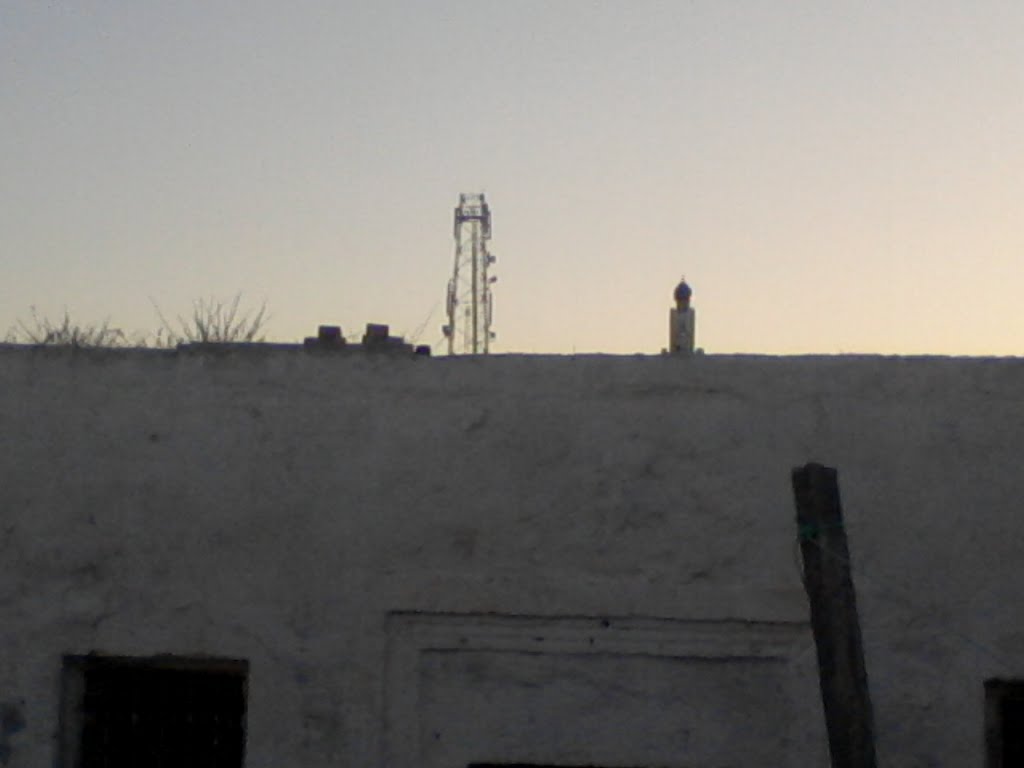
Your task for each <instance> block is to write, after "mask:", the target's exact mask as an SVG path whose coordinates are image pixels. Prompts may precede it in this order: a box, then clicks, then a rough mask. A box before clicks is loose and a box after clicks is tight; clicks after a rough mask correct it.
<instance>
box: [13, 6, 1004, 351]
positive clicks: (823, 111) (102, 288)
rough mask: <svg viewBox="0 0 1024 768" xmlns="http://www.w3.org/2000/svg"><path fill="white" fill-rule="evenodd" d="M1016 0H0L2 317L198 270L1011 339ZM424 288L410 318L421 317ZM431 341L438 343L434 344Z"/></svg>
mask: <svg viewBox="0 0 1024 768" xmlns="http://www.w3.org/2000/svg"><path fill="white" fill-rule="evenodd" d="M1021 41H1024V3H1022V2H1020V0H1013V1H1012V2H995V1H985V0H981V1H974V2H971V1H969V0H961V1H960V2H950V1H949V0H913V1H909V0H908V1H904V2H900V0H892V1H890V2H865V1H864V0H860V1H857V2H854V1H853V0H851V1H849V2H823V1H822V0H815V1H814V2H804V1H796V0H794V1H792V2H787V1H786V0H732V1H730V0H715V1H713V2H712V1H710V0H707V1H705V0H694V1H693V2H682V1H675V2H645V1H643V0H639V1H638V0H633V1H632V2H576V1H570V0H545V1H544V2H534V1H533V0H503V1H501V2H494V1H488V0H474V1H473V2H470V1H469V0H466V1H460V2H451V1H448V0H417V1H415V2H413V1H412V0H403V1H402V2H398V1H397V0H396V1H395V2H358V3H354V2H342V1H341V0H289V2H283V1H282V0H275V1H274V2H271V1H270V0H236V1H233V2H228V1H227V0H202V1H201V2H200V1H198V0H195V1H193V0H181V1H179V2H157V1H156V0H52V1H51V2H40V1H37V0H0V116H2V119H0V262H2V266H3V279H2V280H0V332H2V331H3V330H4V329H6V328H7V327H9V326H11V325H12V324H13V323H14V322H15V320H16V318H18V317H26V316H27V315H28V308H29V307H30V306H32V305H35V306H36V307H38V309H39V311H40V312H41V313H43V314H47V315H58V314H60V313H61V312H62V311H63V309H64V308H65V307H67V308H68V310H69V311H70V313H71V314H72V315H73V316H74V317H76V318H78V319H82V320H101V319H103V318H108V317H109V318H110V319H111V321H112V322H113V323H114V324H115V325H117V326H120V327H122V328H125V329H126V330H139V331H141V330H145V329H152V328H155V327H156V326H157V324H158V323H157V320H156V317H155V315H154V312H153V309H152V305H151V299H152V300H154V301H156V302H157V303H158V304H159V305H160V306H161V307H162V308H163V310H164V312H165V313H166V314H174V313H177V312H184V311H186V310H187V308H188V306H189V304H190V301H191V299H192V298H194V297H200V296H210V295H217V296H231V295H233V294H235V293H237V292H239V291H240V292H242V293H243V294H244V295H245V296H246V297H247V298H248V299H249V300H251V301H252V302H258V301H260V300H263V299H265V300H266V301H267V303H268V306H269V308H270V311H271V314H272V316H273V317H272V320H271V325H270V335H271V337H272V338H274V339H279V340H298V339H300V338H301V337H302V336H304V335H306V334H309V333H312V332H313V331H314V329H315V327H316V326H317V325H318V324H320V323H338V324H341V325H342V326H344V328H345V330H346V332H349V333H351V332H357V331H359V330H361V328H362V326H363V325H364V324H365V323H366V322H385V323H389V324H390V325H391V326H392V328H393V329H394V330H395V331H397V332H405V333H412V332H413V331H414V330H415V329H417V328H418V327H420V326H421V325H423V324H424V323H426V327H425V329H424V331H423V332H422V334H421V335H420V338H419V341H420V342H422V343H430V344H436V342H438V340H439V338H440V330H439V329H440V326H441V324H442V323H443V322H444V318H443V297H444V292H445V285H446V283H447V280H448V277H449V275H450V272H451V267H452V259H453V240H452V232H451V229H452V209H453V207H454V206H455V204H456V202H457V199H458V194H459V193H460V192H477V191H484V192H486V193H487V196H488V199H489V202H490V203H491V208H492V213H493V222H494V237H493V240H492V241H491V248H492V251H493V252H494V253H495V254H497V256H498V263H497V266H496V269H495V272H494V273H495V274H497V275H498V277H499V282H498V283H497V284H496V286H495V302H496V307H495V330H496V331H497V334H498V338H497V342H496V344H495V346H494V348H493V349H494V351H496V352H573V351H576V352H615V353H620V352H657V351H658V350H660V349H661V347H663V346H665V345H666V343H667V338H666V337H667V314H668V309H669V307H670V305H671V293H672V289H673V287H674V285H675V282H676V281H677V280H678V278H679V276H680V274H684V273H685V274H686V276H687V278H688V279H689V281H690V282H691V284H692V285H693V287H694V304H695V306H696V307H697V312H698V327H697V332H698V344H699V345H700V346H703V347H704V348H706V349H707V351H708V352H766V353H796V352H822V353H833V352H882V353H908V354H909V353H939V354H972V355H975V354H998V355H1007V354H1021V352H1022V348H1024V341H1022V338H1024V310H1022V309H1021V302H1022V293H1024V230H1022V222H1024V216H1022V215H1021V213H1022V211H1021V207H1022V203H1024V43H1022V42H1021ZM431 313H433V314H431ZM438 349H439V351H440V347H439V346H438Z"/></svg>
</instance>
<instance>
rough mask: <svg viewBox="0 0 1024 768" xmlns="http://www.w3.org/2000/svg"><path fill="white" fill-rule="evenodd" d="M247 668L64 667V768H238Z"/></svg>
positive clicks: (223, 664)
mask: <svg viewBox="0 0 1024 768" xmlns="http://www.w3.org/2000/svg"><path fill="white" fill-rule="evenodd" d="M247 677H248V663H247V662H244V661H222V660H207V659H182V658H177V657H155V658H145V659H139V658H124V657H115V658H110V657H94V656H70V657H66V658H65V660H64V706H63V711H62V732H63V734H64V739H63V758H64V759H63V762H62V766H63V768H139V767H140V766H146V768H242V765H243V760H244V754H245V699H246V680H247Z"/></svg>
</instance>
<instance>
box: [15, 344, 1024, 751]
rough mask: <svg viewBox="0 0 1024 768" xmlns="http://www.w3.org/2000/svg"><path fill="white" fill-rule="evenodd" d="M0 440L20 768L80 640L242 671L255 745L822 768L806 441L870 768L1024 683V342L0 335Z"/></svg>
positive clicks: (961, 735)
mask: <svg viewBox="0 0 1024 768" xmlns="http://www.w3.org/2000/svg"><path fill="white" fill-rule="evenodd" d="M0 441H2V443H0V707H3V706H6V707H7V711H9V712H14V713H15V714H16V715H17V716H18V717H14V716H13V715H12V717H10V718H8V721H7V722H8V726H7V727H0V766H3V767H4V768H7V766H10V768H43V767H44V766H45V767H46V768H50V766H53V764H54V759H55V754H56V734H57V731H58V723H57V714H58V698H59V694H60V668H61V658H62V655H64V654H69V653H75V654H81V653H88V652H91V651H96V652H100V653H110V654H123V655H148V654H157V653H175V654H186V655H213V656H224V657H231V658H246V659H248V660H249V661H250V662H251V665H252V666H251V672H250V682H249V718H248V725H249V738H248V747H247V749H248V754H247V765H248V766H250V768H279V767H280V766H286V765H287V766H309V767H314V766H317V767H319V766H373V765H393V766H410V767H411V766H424V767H425V768H456V767H460V768H461V767H463V766H465V765H467V764H468V763H470V762H533V763H551V764H567V765H591V764H593V765H604V766H641V765H652V766H666V767H667V766H678V767H679V768H682V767H683V766H714V768H727V767H728V768H732V767H736V768H738V767H739V766H749V765H780V766H794V767H795V766H801V767H803V766H813V765H825V764H827V749H826V747H825V742H824V735H823V731H824V729H823V726H822V723H821V711H820V703H819V700H818V698H817V697H818V692H817V688H816V679H815V674H816V670H815V666H814V663H815V662H814V647H813V639H812V637H811V634H810V631H809V629H808V628H807V625H806V615H807V609H806V600H805V597H804V594H803V591H802V587H801V584H800V580H799V575H798V570H797V562H796V557H797V555H796V553H797V550H796V545H795V524H794V511H793V502H792V498H791V491H790V485H789V482H790V481H789V475H790V470H791V469H792V467H794V466H796V465H799V464H803V463H805V462H807V461H809V460H816V461H821V462H823V463H826V464H830V465H832V466H836V467H838V468H839V470H840V483H841V488H842V493H843V498H844V504H845V509H846V515H847V527H848V531H849V535H850V537H851V541H850V545H851V550H852V557H853V559H854V567H855V580H856V583H857V587H858V597H859V601H860V608H861V615H862V624H863V634H864V640H865V643H866V647H867V662H868V673H869V677H870V683H871V685H872V696H873V699H874V703H875V711H876V721H877V731H878V740H879V753H880V764H882V765H886V766H907V767H908V768H910V767H911V766H914V767H918V766H939V765H942V766H946V765H949V766H953V765H955V766H982V765H983V762H984V760H983V753H984V747H983V740H984V733H983V704H984V697H983V690H982V684H983V681H984V680H985V679H986V678H989V677H1013V676H1018V677H1024V608H1022V607H1021V601H1020V595H1021V594H1024V568H1022V567H1021V562H1022V555H1024V507H1022V503H1021V499H1022V498H1024V471H1022V466H1021V456H1022V452H1024V361H1022V360H1016V359H1012V360H991V359H944V358H917V359H910V358H881V357H798V358H769V357H718V356H706V357H697V358H691V359H678V358H668V357H641V356H637V357H604V356H585V357H546V356H494V357H490V358H487V359H481V358H476V359H469V358H464V359H428V358H415V359H414V358H402V359H398V358H391V357H365V356H362V357H361V356H355V357H351V356H349V357H332V356H316V355H309V354H307V353H305V352H303V351H301V350H285V349H279V348H270V347H268V348H265V349H244V350H235V351H230V352H190V351H184V352H155V351H153V352H147V351H129V352H124V351H121V352H92V353H86V352H78V353H75V352H70V351H61V350H33V349H27V348H17V347H0ZM18 718H23V720H24V728H20V727H18V723H17V722H16V721H17V719H18Z"/></svg>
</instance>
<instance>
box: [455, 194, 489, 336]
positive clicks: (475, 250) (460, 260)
mask: <svg viewBox="0 0 1024 768" xmlns="http://www.w3.org/2000/svg"><path fill="white" fill-rule="evenodd" d="M490 239H491V209H490V208H489V207H488V206H487V200H486V199H484V196H483V194H462V195H459V205H458V207H457V208H456V209H455V270H454V272H453V273H452V279H451V280H450V281H449V282H448V324H447V325H446V326H444V328H443V329H442V330H443V331H444V335H445V337H446V338H447V339H448V354H449V355H458V354H466V355H486V354H487V353H488V352H489V351H490V345H491V339H493V338H494V333H493V332H492V331H491V319H492V317H493V309H494V301H493V298H492V296H491V284H492V283H494V282H495V281H497V279H498V278H496V277H488V276H487V268H488V267H489V266H490V265H491V264H493V263H494V262H495V261H497V259H496V258H495V257H494V256H492V255H491V254H490V253H488V252H487V241H488V240H490Z"/></svg>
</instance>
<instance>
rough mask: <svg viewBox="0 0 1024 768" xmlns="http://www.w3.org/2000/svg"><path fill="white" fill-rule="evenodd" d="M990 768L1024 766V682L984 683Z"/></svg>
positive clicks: (1018, 767)
mask: <svg viewBox="0 0 1024 768" xmlns="http://www.w3.org/2000/svg"><path fill="white" fill-rule="evenodd" d="M985 743H986V749H987V751H988V762H987V766H988V768H1020V766H1024V681H1020V680H988V681H986V682H985Z"/></svg>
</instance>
